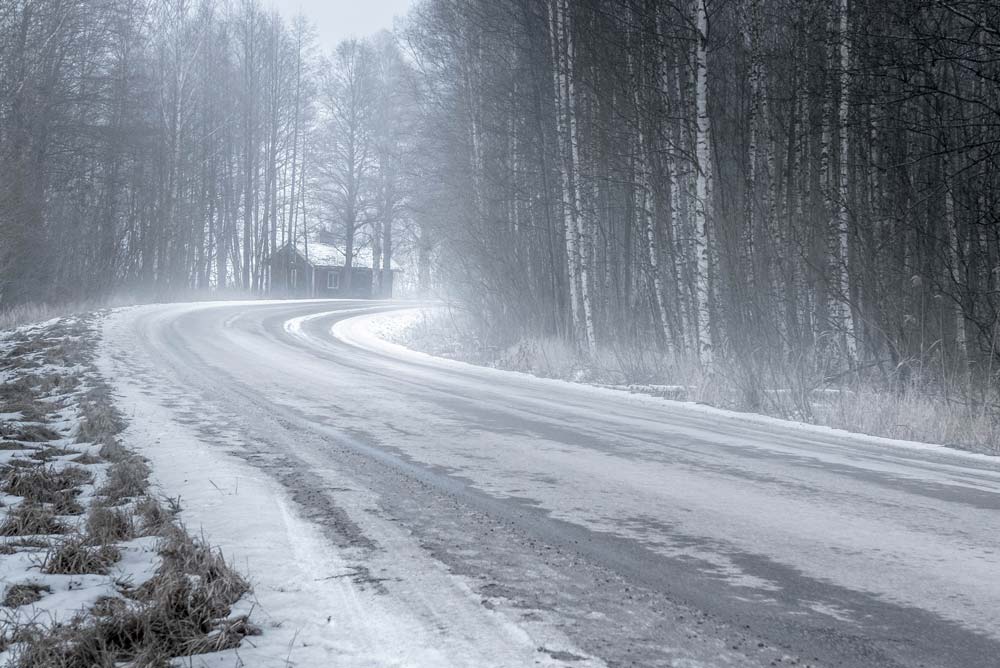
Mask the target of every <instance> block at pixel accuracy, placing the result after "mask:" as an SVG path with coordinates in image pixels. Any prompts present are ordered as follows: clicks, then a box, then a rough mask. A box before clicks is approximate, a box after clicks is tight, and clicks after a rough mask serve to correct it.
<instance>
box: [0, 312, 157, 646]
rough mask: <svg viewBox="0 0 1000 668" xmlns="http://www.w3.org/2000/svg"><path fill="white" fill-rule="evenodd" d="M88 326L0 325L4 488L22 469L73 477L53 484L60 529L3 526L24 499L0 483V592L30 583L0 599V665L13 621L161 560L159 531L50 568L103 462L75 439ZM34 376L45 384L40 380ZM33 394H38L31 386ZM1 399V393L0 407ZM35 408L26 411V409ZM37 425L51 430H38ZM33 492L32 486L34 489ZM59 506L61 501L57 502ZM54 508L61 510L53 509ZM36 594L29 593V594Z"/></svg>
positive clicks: (134, 583)
mask: <svg viewBox="0 0 1000 668" xmlns="http://www.w3.org/2000/svg"><path fill="white" fill-rule="evenodd" d="M86 335H87V328H86V327H85V326H84V325H83V324H82V323H81V322H80V321H79V320H78V319H75V318H66V319H54V320H50V321H47V322H44V323H39V324H35V325H27V326H24V327H20V328H18V329H16V330H12V331H7V332H0V366H2V370H0V382H2V386H0V387H2V390H3V398H4V399H5V400H6V401H7V402H10V404H9V405H13V406H14V407H18V406H24V408H22V409H21V410H18V411H15V412H7V413H3V412H0V436H2V437H3V438H2V439H0V472H2V479H3V485H4V488H5V489H8V488H10V487H11V486H13V485H15V484H17V483H16V482H15V481H16V476H18V475H24V474H25V473H37V474H39V475H52V476H58V475H60V474H66V473H67V472H68V471H73V472H76V473H78V474H79V476H80V480H79V482H78V483H77V484H75V485H73V486H72V487H69V486H67V487H64V488H62V489H60V490H58V493H53V496H54V497H56V496H58V497H60V498H61V499H63V500H62V501H61V502H60V505H54V504H45V505H43V506H42V507H43V508H44V507H51V508H55V509H56V510H54V511H53V512H54V513H55V514H54V515H52V516H51V519H52V520H54V521H55V522H56V523H58V524H59V525H61V526H62V527H63V531H60V532H58V533H49V534H37V533H23V532H17V531H15V530H14V528H13V526H11V524H10V522H12V521H13V519H14V517H15V516H16V514H17V513H18V512H19V510H20V509H22V508H23V507H25V505H26V504H28V503H29V502H28V501H25V500H24V499H23V498H22V497H21V496H19V495H16V494H12V493H8V492H2V493H0V525H2V526H3V535H4V537H3V538H2V541H3V542H2V543H0V586H2V588H3V592H4V598H5V602H17V599H16V595H15V593H14V592H16V591H23V592H26V593H28V592H32V591H33V593H32V594H31V595H29V596H27V597H26V598H24V599H22V600H26V601H28V602H26V603H24V604H22V605H18V606H10V605H6V604H5V605H4V606H3V607H0V624H2V629H0V650H2V651H0V665H6V664H7V662H8V661H9V660H11V659H12V658H13V657H14V656H15V652H16V649H17V646H16V645H7V644H6V643H5V642H3V640H4V638H6V639H7V640H10V639H12V635H11V634H13V633H14V632H15V631H16V630H17V629H20V628H25V627H29V626H33V625H34V626H38V625H40V626H43V627H46V628H51V627H53V626H55V625H57V624H60V623H65V622H68V621H70V620H71V619H72V618H73V617H74V616H76V615H78V614H82V613H85V612H86V611H87V610H89V609H90V608H91V607H93V605H94V604H95V603H97V602H98V601H99V600H101V599H107V598H118V599H121V598H122V586H121V583H128V585H129V587H140V586H142V585H143V584H144V583H145V582H147V581H148V580H150V579H151V578H152V577H153V575H154V574H155V572H156V570H157V568H158V567H159V563H160V561H159V556H158V554H157V549H156V548H157V543H158V541H159V538H158V537H157V536H141V537H138V538H134V539H131V540H126V541H122V542H120V543H119V544H118V545H117V549H118V551H119V553H120V558H119V559H117V560H116V561H115V563H113V564H111V565H110V566H109V567H108V569H107V572H105V573H73V574H66V573H51V572H47V571H48V570H50V569H47V568H46V558H47V557H49V556H50V555H51V554H52V553H53V552H52V551H53V550H54V547H55V546H58V545H59V544H60V541H62V540H64V539H65V538H66V535H67V534H72V533H74V532H82V531H83V530H84V524H85V522H86V520H87V514H86V513H87V511H88V510H89V509H90V508H91V507H92V506H93V504H94V503H95V500H96V497H97V492H98V490H99V489H100V488H101V486H102V484H103V482H104V480H105V477H106V472H107V469H108V463H107V462H106V461H103V460H100V459H99V457H98V453H99V450H100V445H99V444H97V443H91V442H86V441H83V442H81V441H80V440H79V439H78V438H77V435H78V433H79V431H80V427H81V417H80V414H79V402H80V399H81V397H83V396H84V395H85V394H86V393H87V392H88V391H89V390H91V389H93V384H94V382H95V380H96V378H95V376H94V374H93V371H92V369H90V368H89V367H88V366H87V365H85V364H83V360H82V359H80V357H81V355H82V354H83V353H85V350H86V346H85V345H83V343H82V342H81V338H83V337H85V336H86ZM38 386H41V387H42V388H48V389H39V388H38ZM36 394H37V396H35V395H36ZM2 406H3V402H0V408H2ZM29 410H30V411H32V412H36V411H37V413H38V414H35V415H26V414H25V412H26V411H29ZM40 429H47V430H52V431H53V432H54V433H53V434H45V433H42V432H40V431H39V430H40ZM34 492H35V493H38V494H41V493H42V492H41V491H40V490H37V489H36V490H34ZM60 508H61V510H60ZM60 513H62V514H60ZM36 597H37V600H32V599H35V598H36Z"/></svg>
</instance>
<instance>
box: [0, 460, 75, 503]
mask: <svg viewBox="0 0 1000 668" xmlns="http://www.w3.org/2000/svg"><path fill="white" fill-rule="evenodd" d="M93 479H94V477H93V475H92V474H91V473H90V472H89V471H87V470H86V469H83V468H80V467H79V466H67V467H65V468H62V469H57V468H55V467H52V466H49V467H45V466H39V465H36V466H33V467H31V468H15V469H14V470H12V471H10V472H9V473H8V474H7V475H6V476H5V477H4V479H3V485H2V489H3V491H4V492H6V493H7V494H13V495H14V496H21V497H24V498H25V499H26V500H28V501H33V502H36V503H61V502H64V501H65V498H66V495H67V492H68V490H72V489H74V488H76V487H79V486H80V485H85V484H88V483H90V482H92V481H93Z"/></svg>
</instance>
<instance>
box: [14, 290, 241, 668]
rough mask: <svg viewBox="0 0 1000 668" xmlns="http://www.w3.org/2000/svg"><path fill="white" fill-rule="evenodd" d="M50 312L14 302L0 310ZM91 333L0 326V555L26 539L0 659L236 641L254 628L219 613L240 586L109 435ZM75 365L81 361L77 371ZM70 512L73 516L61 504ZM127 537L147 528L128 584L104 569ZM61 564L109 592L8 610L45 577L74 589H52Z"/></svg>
mask: <svg viewBox="0 0 1000 668" xmlns="http://www.w3.org/2000/svg"><path fill="white" fill-rule="evenodd" d="M54 313H55V312H54V311H49V310H45V309H25V310H22V311H20V312H19V313H17V314H14V315H10V314H8V315H7V316H6V317H7V318H8V320H7V321H6V322H8V323H9V322H12V320H10V318H15V317H16V318H17V319H19V320H31V321H35V320H42V319H46V318H48V317H51V316H52V315H53V314H54ZM0 322H3V321H0ZM0 326H2V325H0ZM91 340H92V338H91V335H90V333H89V330H88V326H87V324H86V322H85V319H74V320H72V321H59V322H55V323H47V324H46V325H45V326H42V327H37V328H32V329H28V330H19V331H16V332H13V333H11V334H9V335H8V336H7V337H6V338H5V339H4V338H0V370H4V371H6V372H7V382H3V383H0V413H2V414H4V415H5V416H6V417H5V418H4V419H0V436H2V438H0V453H2V455H3V456H2V460H0V492H3V494H5V495H8V496H9V497H14V498H15V499H16V500H15V501H11V500H10V499H6V502H8V503H9V504H10V505H9V506H2V505H0V535H2V536H4V537H5V538H4V540H3V541H2V542H0V559H5V558H15V559H19V560H20V562H24V557H23V556H19V553H20V552H23V551H27V552H28V555H27V556H28V562H29V563H31V564H33V566H32V567H31V569H30V572H29V571H25V572H24V573H23V574H22V575H23V576H24V577H23V578H18V579H20V580H22V581H20V582H17V581H9V583H8V584H7V586H6V587H5V590H4V597H3V600H2V603H3V606H4V607H5V608H6V609H7V611H6V612H5V613H4V614H5V616H4V618H3V619H4V621H3V624H2V625H0V653H4V659H6V662H5V663H4V665H5V666H6V667H8V668H40V667H45V668H92V667H99V668H112V667H114V666H119V665H122V664H128V665H132V666H142V667H148V668H152V667H154V666H164V667H165V666H168V665H170V664H171V662H172V661H173V660H174V659H175V658H177V657H184V656H190V655H194V654H201V653H205V652H211V651H216V650H221V649H228V648H232V647H236V646H237V645H239V643H240V641H241V640H242V639H243V637H245V636H246V635H250V634H253V633H258V632H259V631H258V630H257V629H256V628H255V627H253V626H252V625H251V624H250V623H249V622H248V621H247V619H246V617H234V618H230V617H229V614H230V613H229V611H230V608H231V606H232V605H233V604H234V603H235V602H236V601H237V600H238V599H239V598H240V597H242V596H243V595H244V594H245V593H246V592H247V591H248V589H249V587H248V585H247V583H246V581H245V580H244V579H243V578H242V577H241V576H240V575H239V574H238V573H236V572H235V571H234V570H233V569H232V568H230V566H229V565H228V564H227V563H226V562H225V560H224V559H223V558H222V555H221V554H219V553H218V552H217V551H215V550H213V549H211V547H210V546H209V545H208V544H207V543H205V542H204V541H203V540H196V539H194V538H192V537H191V536H189V535H188V534H187V532H186V531H185V530H184V529H183V528H182V527H181V526H180V525H179V524H177V522H176V520H175V516H176V512H177V510H178V507H177V504H176V502H174V501H169V503H168V505H169V509H167V508H164V506H163V505H162V504H161V503H160V502H158V501H157V500H156V499H154V498H153V497H152V496H150V490H149V481H148V480H149V474H150V470H149V467H148V465H147V464H146V463H145V461H144V460H143V459H141V458H140V457H137V456H136V455H134V454H133V453H132V452H130V451H129V450H128V448H127V447H125V445H124V444H123V443H122V442H121V441H120V438H119V434H120V432H121V431H122V430H123V429H124V426H125V422H124V420H123V418H122V416H121V415H120V414H119V413H118V412H117V410H116V409H115V407H114V404H113V402H112V398H111V394H110V391H109V390H108V388H107V386H106V385H105V384H104V383H103V381H102V380H101V379H100V377H99V376H97V375H96V372H95V371H94V370H93V368H92V367H91V366H90V365H91V361H90V360H91V352H92V351H91V350H90V348H89V346H90V345H91V344H90V343H89V341H91ZM81 365H82V366H83V367H85V368H86V369H88V370H87V371H84V372H83V373H81V372H80V367H81ZM43 366H44V367H45V370H46V371H45V373H39V372H38V370H39V369H40V367H43ZM53 368H55V369H59V370H60V371H59V372H55V373H53V372H52V371H51V369H53ZM60 408H63V409H65V408H75V409H76V413H77V419H76V420H70V421H67V420H66V419H65V415H64V414H63V415H60V414H59V413H58V412H57V409H60ZM63 413H65V411H63ZM11 416H13V418H12V417H11ZM74 441H75V444H73V442H74ZM67 444H69V445H67ZM74 448H76V449H74ZM95 451H96V452H95ZM70 462H72V463H70ZM101 470H103V475H101V474H98V475H95V471H101ZM95 481H96V482H95ZM98 483H100V485H101V486H100V488H99V489H95V485H96V484H98ZM84 504H86V506H87V507H86V508H85V507H84ZM84 512H86V519H85V520H84V519H81V520H79V521H70V520H68V519H67V518H66V517H65V516H67V515H78V514H83V513H84ZM140 536H150V537H156V538H158V539H159V540H158V546H157V549H156V551H155V552H152V551H150V552H149V554H150V557H149V558H150V559H151V560H152V559H156V560H158V561H157V563H159V567H158V568H157V570H156V572H155V574H152V570H153V568H152V566H150V567H149V570H148V571H147V572H146V573H147V574H146V575H144V576H143V577H142V578H141V581H140V582H138V583H135V584H133V582H132V579H131V577H125V578H122V577H121V576H120V575H116V574H115V573H117V571H115V570H114V569H116V568H121V567H122V566H121V564H124V563H125V562H124V561H122V557H123V555H124V554H125V551H126V550H135V549H137V548H135V547H134V546H133V547H128V546H129V545H133V542H132V541H133V540H138V541H139V542H140V543H141V541H142V540H145V539H142V538H138V537H140ZM150 545H152V544H150ZM150 549H151V548H150ZM133 561H134V557H133ZM113 571H114V572H113ZM151 574H152V577H151V579H150V575H151ZM67 575H68V576H85V575H87V576H90V577H91V578H94V577H105V578H109V580H108V582H109V583H111V584H112V585H113V586H112V589H113V590H115V591H116V594H115V595H114V596H103V597H101V598H100V599H99V600H98V601H97V603H96V604H94V603H93V601H90V602H89V603H88V604H87V606H86V607H84V608H82V609H81V610H80V612H79V614H77V615H76V617H74V618H73V619H71V620H70V621H69V622H68V623H66V622H64V623H60V624H55V625H53V624H52V622H51V620H50V617H48V616H46V615H45V614H39V613H32V614H31V615H30V616H28V617H24V616H19V615H20V613H18V612H17V611H18V609H20V608H22V607H24V606H29V605H31V606H32V610H35V606H40V607H38V608H37V610H38V611H41V613H44V610H45V605H46V595H47V594H50V593H52V591H53V589H54V588H56V589H58V591H59V593H60V596H53V597H52V598H53V599H54V600H55V599H59V598H61V597H63V598H64V597H65V596H67V595H68V594H70V595H71V593H72V592H73V591H77V590H79V586H78V585H77V587H76V589H74V586H73V585H69V591H66V590H64V587H65V586H66V585H63V584H60V583H63V582H65V580H59V579H58V578H60V577H62V576H67ZM29 576H30V577H29ZM45 578H50V580H49V581H45ZM35 580H40V581H38V582H36V581H35ZM82 600H87V599H86V598H84V599H82ZM29 612H30V611H29ZM46 620H50V621H46Z"/></svg>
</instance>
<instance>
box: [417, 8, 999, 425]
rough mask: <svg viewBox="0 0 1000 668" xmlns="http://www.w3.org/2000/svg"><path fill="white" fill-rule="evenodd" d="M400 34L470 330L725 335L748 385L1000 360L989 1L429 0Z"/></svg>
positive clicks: (448, 268) (895, 375) (985, 366)
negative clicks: (414, 74)
mask: <svg viewBox="0 0 1000 668" xmlns="http://www.w3.org/2000/svg"><path fill="white" fill-rule="evenodd" d="M405 37H406V39H407V40H409V42H410V44H411V46H412V50H413V52H414V53H416V54H417V56H416V58H415V62H416V63H417V65H416V67H417V68H418V70H419V71H420V73H421V75H422V82H423V85H424V86H425V87H426V90H425V91H424V92H423V96H422V99H423V100H424V104H425V105H427V106H428V109H427V110H426V111H425V114H424V116H425V118H427V119H428V120H427V122H428V124H429V125H428V127H427V128H425V136H426V137H433V138H434V140H435V141H436V142H437V146H438V151H439V153H440V155H441V156H444V157H446V158H447V159H446V160H441V161H428V162H427V163H426V168H428V169H430V170H431V171H430V172H429V173H428V176H427V182H428V183H429V184H433V187H434V188H436V189H439V191H440V192H438V193H436V205H437V208H436V209H435V210H434V211H435V213H434V215H433V216H432V217H431V218H430V220H427V221H424V222H425V225H431V226H433V236H434V239H435V241H436V243H437V244H438V245H439V247H440V251H439V252H440V254H441V256H442V258H447V261H444V262H442V271H444V272H445V275H446V280H447V283H448V284H449V285H451V286H461V287H460V288H458V289H460V290H461V293H460V294H461V296H462V298H463V300H464V301H465V302H466V303H468V304H470V305H473V310H474V311H475V312H477V313H482V314H485V317H486V319H487V322H488V326H487V327H485V328H484V330H485V331H494V332H495V331H499V332H503V333H505V334H506V335H507V336H508V337H510V338H512V339H513V338H517V337H519V336H526V335H527V336H530V335H534V334H537V333H538V332H549V333H559V334H561V335H563V336H566V337H570V338H571V339H573V340H574V341H575V342H576V343H577V345H578V346H579V348H580V349H582V350H584V351H591V352H593V351H595V350H596V349H599V348H600V347H601V346H602V345H603V346H608V345H612V346H620V345H622V342H625V343H626V344H627V345H629V346H630V347H632V348H636V347H647V348H648V347H654V346H655V347H657V348H659V349H660V350H661V351H663V352H664V353H666V354H668V355H673V356H674V357H677V358H683V359H688V360H691V359H696V360H698V361H699V362H700V364H701V365H702V366H711V365H713V363H715V364H717V363H719V362H720V361H722V360H728V361H732V360H738V361H739V366H740V371H739V373H741V374H742V375H743V376H744V377H747V376H749V377H750V380H749V382H747V383H746V386H745V389H746V390H747V396H746V397H745V403H746V404H748V405H751V406H752V405H754V404H756V403H758V402H759V401H760V400H761V399H760V397H755V396H753V394H754V392H755V390H756V388H759V387H760V386H761V384H762V383H763V385H765V386H768V387H775V386H777V387H782V386H784V387H787V386H788V384H789V382H790V381H794V379H790V378H789V376H791V375H794V374H804V375H807V376H808V377H809V379H810V380H809V382H815V383H821V382H822V381H823V380H830V379H835V378H838V377H843V376H845V375H849V374H859V373H864V374H866V375H868V376H869V377H875V376H877V377H880V378H882V379H883V380H884V381H885V382H886V383H888V384H896V385H898V386H899V387H903V386H911V384H912V382H918V377H919V382H924V381H925V380H927V381H929V380H930V379H934V380H935V381H938V384H940V381H945V382H946V384H947V385H948V386H949V387H952V388H958V389H959V390H968V389H969V388H970V387H971V386H975V387H977V388H979V389H980V390H982V389H983V388H986V387H989V384H990V383H989V381H990V379H991V378H993V377H995V372H996V369H997V368H998V367H1000V325H998V308H1000V200H998V198H1000V162H998V161H1000V3H996V2H992V1H991V0H878V1H875V0H850V1H848V0H674V1H671V0H631V1H621V0H606V1H605V0H572V1H571V0H548V1H547V2H542V1H539V0H464V1H461V2H455V1H453V0H435V1H431V2H427V3H424V4H423V5H422V6H421V7H420V8H419V10H418V11H417V12H416V17H415V18H414V19H413V22H412V24H411V26H410V29H409V32H408V33H407V35H406V36H405ZM463 195H465V196H463ZM453 289H454V288H453ZM512 327H514V328H515V329H514V330H513V331H512V329H511V328H512ZM775 373H778V375H779V376H780V377H778V378H774V377H773V375H774V374H775ZM764 376H768V377H766V378H763V380H762V377H764ZM755 379H756V381H759V382H755ZM793 384H794V383H793ZM962 394H963V396H966V397H968V396H970V394H969V393H968V392H963V393H962ZM972 394H975V393H972ZM977 396H978V397H979V398H982V397H983V396H984V395H982V394H978V395H977Z"/></svg>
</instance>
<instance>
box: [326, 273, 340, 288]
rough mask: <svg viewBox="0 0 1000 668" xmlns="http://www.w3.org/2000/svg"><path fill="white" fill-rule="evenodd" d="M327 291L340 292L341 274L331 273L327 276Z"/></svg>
mask: <svg viewBox="0 0 1000 668" xmlns="http://www.w3.org/2000/svg"><path fill="white" fill-rule="evenodd" d="M326 289H327V290H339V289H340V272H339V271H331V272H328V273H327V275H326Z"/></svg>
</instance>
